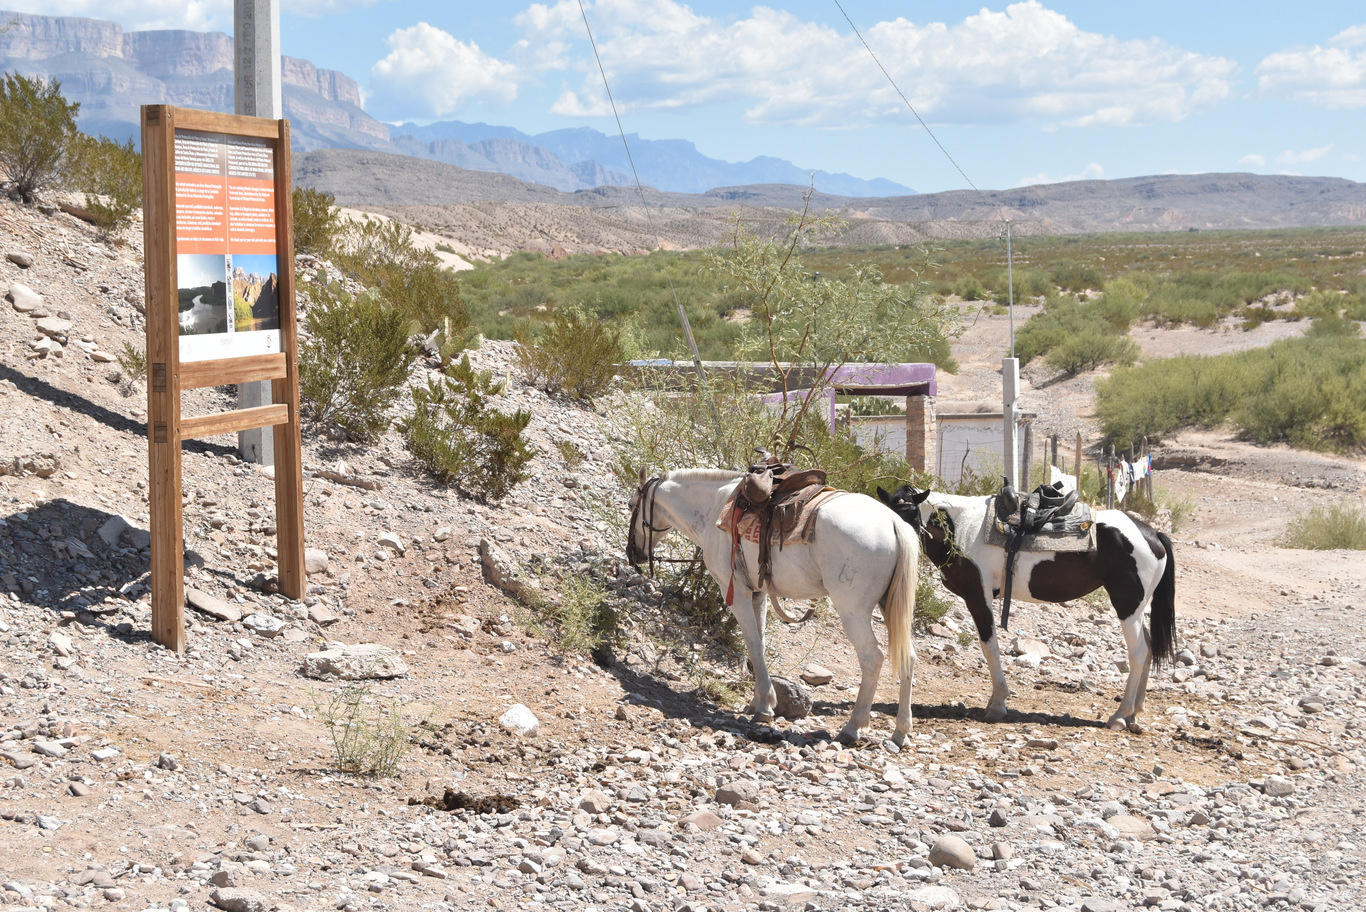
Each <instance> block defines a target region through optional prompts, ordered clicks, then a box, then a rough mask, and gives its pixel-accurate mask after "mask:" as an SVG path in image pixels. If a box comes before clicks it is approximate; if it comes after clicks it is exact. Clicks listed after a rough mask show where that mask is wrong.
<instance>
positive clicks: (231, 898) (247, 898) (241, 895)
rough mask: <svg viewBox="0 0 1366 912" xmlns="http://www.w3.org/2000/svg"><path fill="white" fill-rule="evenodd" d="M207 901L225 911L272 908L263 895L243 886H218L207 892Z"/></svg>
mask: <svg viewBox="0 0 1366 912" xmlns="http://www.w3.org/2000/svg"><path fill="white" fill-rule="evenodd" d="M209 902H211V903H213V904H214V905H215V906H217V907H218V908H220V909H223V910H225V912H270V910H271V908H273V903H272V902H271V901H270V900H269V899H267V898H266V897H265V896H263V895H261V894H260V893H258V892H256V891H255V890H248V889H246V888H244V887H219V888H218V889H217V890H214V891H213V892H212V893H210V894H209Z"/></svg>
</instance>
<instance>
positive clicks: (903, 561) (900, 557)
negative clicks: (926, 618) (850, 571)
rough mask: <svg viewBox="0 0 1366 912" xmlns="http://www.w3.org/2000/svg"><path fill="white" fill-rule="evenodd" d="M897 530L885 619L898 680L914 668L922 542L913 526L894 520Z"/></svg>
mask: <svg viewBox="0 0 1366 912" xmlns="http://www.w3.org/2000/svg"><path fill="white" fill-rule="evenodd" d="M892 527H893V528H894V529H895V530H896V544H897V556H896V569H895V570H893V571H892V582H891V584H890V585H888V587H887V595H886V597H885V598H884V599H883V600H882V616H883V618H884V620H886V622H887V657H888V659H889V660H890V661H891V663H892V669H893V671H895V672H896V676H897V678H898V679H899V678H902V677H905V676H907V675H909V674H910V673H911V671H912V669H914V667H915V647H914V646H913V645H912V644H911V621H912V620H913V619H914V617H915V590H916V584H917V583H918V581H919V580H918V574H919V572H920V542H918V541H917V540H916V536H915V532H914V531H913V530H912V529H911V527H910V525H908V524H907V523H904V522H902V521H901V520H899V519H896V518H893V519H892Z"/></svg>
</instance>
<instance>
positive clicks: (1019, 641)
mask: <svg viewBox="0 0 1366 912" xmlns="http://www.w3.org/2000/svg"><path fill="white" fill-rule="evenodd" d="M1010 648H1011V652H1012V653H1014V654H1015V655H1017V656H1036V657H1037V658H1040V659H1046V658H1048V657H1049V656H1051V655H1052V654H1053V651H1052V650H1051V649H1049V648H1048V644H1047V643H1045V642H1044V641H1043V640H1036V639H1034V638H1033V637H1023V636H1021V637H1016V638H1015V642H1014V643H1012V644H1011V647H1010Z"/></svg>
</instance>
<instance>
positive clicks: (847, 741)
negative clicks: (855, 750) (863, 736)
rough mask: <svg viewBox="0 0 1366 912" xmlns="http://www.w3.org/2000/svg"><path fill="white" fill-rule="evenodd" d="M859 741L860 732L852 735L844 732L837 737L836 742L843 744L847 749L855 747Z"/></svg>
mask: <svg viewBox="0 0 1366 912" xmlns="http://www.w3.org/2000/svg"><path fill="white" fill-rule="evenodd" d="M858 739H859V735H858V732H854V733H852V734H850V733H849V732H845V731H842V732H840V733H839V734H838V735H836V736H835V740H836V741H837V742H838V743H840V744H843V745H844V746H845V747H851V746H853V744H854V742H855V741H857V740H858Z"/></svg>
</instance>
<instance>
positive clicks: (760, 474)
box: [726, 456, 828, 605]
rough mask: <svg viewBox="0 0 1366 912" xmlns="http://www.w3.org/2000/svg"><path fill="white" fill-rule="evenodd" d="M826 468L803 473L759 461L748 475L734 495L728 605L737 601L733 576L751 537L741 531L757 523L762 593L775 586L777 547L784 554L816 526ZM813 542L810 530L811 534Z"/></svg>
mask: <svg viewBox="0 0 1366 912" xmlns="http://www.w3.org/2000/svg"><path fill="white" fill-rule="evenodd" d="M825 479H826V473H825V470H824V469H798V468H797V467H796V466H794V465H792V464H791V463H786V462H780V461H778V460H777V459H776V458H775V457H771V456H770V457H768V458H767V459H765V460H764V461H762V462H756V463H755V464H753V465H751V466H750V467H749V469H748V471H746V472H745V477H744V478H742V479H741V480H740V484H739V486H738V487H737V488H736V491H735V498H734V500H733V501H732V503H731V506H730V509H729V511H728V512H729V514H730V515H729V516H728V517H726V519H727V520H728V521H727V526H728V528H729V531H730V536H731V584H730V588H729V590H728V591H727V592H726V604H727V605H729V604H731V603H732V602H733V601H734V599H735V578H734V571H735V567H736V565H737V563H738V564H739V565H741V566H743V564H744V555H743V553H742V552H741V550H740V540H741V538H742V537H746V536H745V535H744V533H743V532H742V526H744V525H746V523H745V520H746V518H747V517H753V518H754V521H755V523H757V527H758V528H757V533H756V535H755V536H754V537H755V538H756V539H757V542H758V545H759V566H758V569H757V574H756V580H755V584H754V587H753V588H754V589H756V590H759V589H763V588H764V587H765V586H766V585H767V584H768V583H770V582H772V581H773V545H774V543H775V542H776V543H777V545H778V549H779V550H782V547H783V543H784V542H787V541H791V540H792V539H793V537H794V534H795V533H798V532H799V530H800V529H801V528H802V527H808V526H810V525H812V524H813V519H814V511H813V510H811V509H809V508H810V507H811V506H812V501H814V500H816V498H817V497H818V496H819V495H820V494H822V493H824V492H826V491H827V490H828V489H827V488H826V486H825ZM807 537H809V530H808V531H807Z"/></svg>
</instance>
